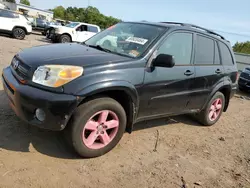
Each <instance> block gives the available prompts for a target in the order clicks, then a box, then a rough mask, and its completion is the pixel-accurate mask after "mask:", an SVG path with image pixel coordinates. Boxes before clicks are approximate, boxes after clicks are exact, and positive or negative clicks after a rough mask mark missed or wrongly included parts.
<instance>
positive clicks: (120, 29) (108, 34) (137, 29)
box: [85, 23, 166, 57]
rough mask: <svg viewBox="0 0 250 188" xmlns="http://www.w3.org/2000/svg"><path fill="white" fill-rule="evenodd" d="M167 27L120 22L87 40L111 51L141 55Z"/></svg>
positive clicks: (87, 43) (88, 42)
mask: <svg viewBox="0 0 250 188" xmlns="http://www.w3.org/2000/svg"><path fill="white" fill-rule="evenodd" d="M165 30H166V28H165V27H161V26H154V25H148V24H139V23H118V24H116V25H114V26H111V27H110V28H108V29H106V30H104V31H102V32H100V33H98V34H96V35H94V36H93V37H92V38H90V39H89V40H87V41H86V42H85V44H86V45H88V46H100V47H102V48H104V49H108V50H109V51H110V52H114V53H118V54H121V55H126V56H130V57H139V56H141V55H142V54H143V53H144V52H145V51H146V50H147V48H148V47H149V45H150V44H152V42H154V41H155V39H156V38H157V37H159V36H160V35H161V34H162V33H163V32H164V31H165Z"/></svg>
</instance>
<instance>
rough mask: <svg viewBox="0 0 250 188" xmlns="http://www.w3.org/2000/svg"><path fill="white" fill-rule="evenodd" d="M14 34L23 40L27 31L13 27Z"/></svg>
mask: <svg viewBox="0 0 250 188" xmlns="http://www.w3.org/2000/svg"><path fill="white" fill-rule="evenodd" d="M12 35H13V37H14V38H16V39H19V40H23V39H24V38H25V35H26V32H25V30H24V29H22V28H19V27H17V28H14V29H13V31H12Z"/></svg>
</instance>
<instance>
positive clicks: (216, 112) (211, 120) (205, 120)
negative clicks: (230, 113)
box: [195, 91, 225, 126]
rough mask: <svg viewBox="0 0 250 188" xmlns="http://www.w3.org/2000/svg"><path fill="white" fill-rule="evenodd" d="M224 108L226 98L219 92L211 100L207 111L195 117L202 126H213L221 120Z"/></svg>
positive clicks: (206, 108)
mask: <svg viewBox="0 0 250 188" xmlns="http://www.w3.org/2000/svg"><path fill="white" fill-rule="evenodd" d="M224 106H225V96H224V95H223V94H222V93H221V92H219V91H218V92H216V93H215V94H214V96H213V97H212V98H211V99H210V101H209V102H208V104H207V106H206V107H205V109H204V110H202V111H201V112H200V113H199V114H197V115H196V116H195V117H196V119H197V120H198V121H199V122H200V123H201V124H203V125H205V126H211V125H213V124H215V123H216V122H217V121H218V120H219V119H220V116H221V114H222V112H223V109H224Z"/></svg>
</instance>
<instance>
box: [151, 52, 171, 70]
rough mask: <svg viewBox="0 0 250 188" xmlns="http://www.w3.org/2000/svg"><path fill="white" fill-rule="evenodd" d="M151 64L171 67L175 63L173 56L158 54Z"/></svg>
mask: <svg viewBox="0 0 250 188" xmlns="http://www.w3.org/2000/svg"><path fill="white" fill-rule="evenodd" d="M153 65H154V66H155V67H168V68H171V67H173V66H174V65H175V61H174V57H173V56H172V55H168V54H159V55H158V56H157V57H156V58H155V60H154V62H153Z"/></svg>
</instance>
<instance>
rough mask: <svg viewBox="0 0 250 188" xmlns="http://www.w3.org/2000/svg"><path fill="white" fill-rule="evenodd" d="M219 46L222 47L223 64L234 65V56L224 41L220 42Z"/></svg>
mask: <svg viewBox="0 0 250 188" xmlns="http://www.w3.org/2000/svg"><path fill="white" fill-rule="evenodd" d="M219 47H220V53H221V60H222V64H223V65H233V64H234V62H233V58H232V54H231V52H230V50H229V49H228V47H227V46H226V45H225V44H224V43H222V42H219Z"/></svg>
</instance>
